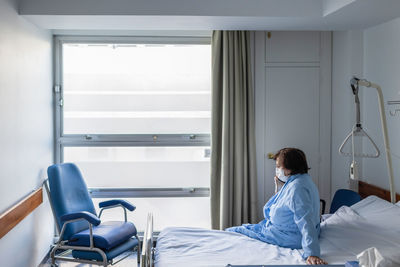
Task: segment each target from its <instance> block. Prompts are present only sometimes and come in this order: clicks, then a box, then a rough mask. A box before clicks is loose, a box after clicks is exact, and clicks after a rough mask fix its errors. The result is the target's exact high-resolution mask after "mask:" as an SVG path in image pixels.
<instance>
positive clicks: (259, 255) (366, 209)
mask: <svg viewBox="0 0 400 267" xmlns="http://www.w3.org/2000/svg"><path fill="white" fill-rule="evenodd" d="M151 223H152V221H151ZM150 228H151V227H148V229H150ZM148 235H149V236H150V237H151V236H152V234H151V233H148ZM150 237H148V239H149V240H150V239H151V238H150ZM147 245H150V244H149V243H148V244H147ZM320 246H321V257H322V258H323V259H324V260H326V261H327V262H328V263H329V264H333V265H339V266H343V264H344V263H345V262H347V261H354V260H356V255H357V254H359V253H360V252H362V251H363V250H365V249H367V248H369V247H376V248H378V249H380V250H385V249H393V248H398V249H399V251H400V202H399V203H397V204H396V205H395V204H392V203H390V202H388V201H385V200H383V199H380V198H378V197H376V196H369V197H367V198H365V199H363V200H362V201H360V202H358V203H356V204H354V205H353V206H351V207H346V206H343V207H341V208H340V209H338V210H337V211H336V212H335V213H334V214H333V215H332V216H330V217H329V218H327V219H326V220H325V221H323V222H322V223H321V236H320ZM146 251H149V252H151V251H152V250H151V249H149V248H146ZM144 252H145V249H143V253H144ZM301 254H302V250H300V249H289V248H282V247H278V246H275V245H271V244H267V243H264V242H261V241H258V240H255V239H251V238H248V237H246V236H244V235H241V234H238V233H232V232H225V231H216V230H207V229H200V228H184V227H171V228H166V229H164V230H163V231H161V233H160V234H159V236H158V240H157V246H156V248H155V253H154V255H153V256H151V255H146V257H150V258H152V259H153V258H154V266H155V267H166V266H195V267H200V266H210V267H225V266H227V265H228V264H231V265H258V266H261V265H260V264H264V265H304V264H305V262H304V260H303V259H302V257H301ZM151 264H153V263H151ZM150 266H151V265H148V266H145V265H143V266H142V267H150Z"/></svg>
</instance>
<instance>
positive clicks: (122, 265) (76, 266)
mask: <svg viewBox="0 0 400 267" xmlns="http://www.w3.org/2000/svg"><path fill="white" fill-rule="evenodd" d="M136 255H137V254H136V252H134V253H133V254H131V255H129V256H128V257H127V258H125V259H123V260H122V261H120V262H118V263H116V264H115V265H109V266H116V267H136V266H139V265H138V264H137V257H136ZM123 256H126V255H122V257H123ZM56 263H57V264H58V266H59V267H96V266H101V265H95V264H84V263H75V262H66V261H64V262H61V261H57V262H56ZM50 266H51V260H50V259H49V260H48V261H47V262H46V263H44V264H40V265H39V266H38V267H50Z"/></svg>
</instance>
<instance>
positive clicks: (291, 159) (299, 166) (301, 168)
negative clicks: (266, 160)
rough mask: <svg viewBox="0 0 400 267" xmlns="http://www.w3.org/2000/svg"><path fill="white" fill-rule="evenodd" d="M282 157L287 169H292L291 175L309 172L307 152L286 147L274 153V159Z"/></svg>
mask: <svg viewBox="0 0 400 267" xmlns="http://www.w3.org/2000/svg"><path fill="white" fill-rule="evenodd" d="M278 158H280V159H281V161H282V164H283V166H282V167H284V168H285V169H288V170H289V171H290V175H295V174H301V173H308V170H309V169H310V168H308V165H307V159H306V154H304V152H303V151H301V150H300V149H297V148H292V147H285V148H282V149H281V150H279V151H278V152H277V153H276V154H275V155H274V160H277V159H278Z"/></svg>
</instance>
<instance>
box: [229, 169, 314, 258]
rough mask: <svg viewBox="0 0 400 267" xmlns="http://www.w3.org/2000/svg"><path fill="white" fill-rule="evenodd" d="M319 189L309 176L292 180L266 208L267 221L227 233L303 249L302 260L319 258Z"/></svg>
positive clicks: (295, 177)
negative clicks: (312, 257)
mask: <svg viewBox="0 0 400 267" xmlns="http://www.w3.org/2000/svg"><path fill="white" fill-rule="evenodd" d="M319 203H320V202H319V194H318V189H317V187H316V186H315V184H314V182H313V181H312V179H311V177H310V176H309V175H308V174H296V175H292V176H290V177H289V179H288V181H287V182H286V183H285V184H284V186H283V187H282V189H281V190H280V191H279V192H278V193H276V194H275V195H274V196H273V197H271V198H270V199H269V201H268V202H267V203H266V204H265V206H264V217H265V219H264V220H262V221H261V222H259V223H258V224H243V225H242V226H237V227H231V228H228V229H226V231H231V232H237V233H241V234H244V235H247V236H249V237H251V238H255V239H258V240H261V241H263V242H267V243H270V244H274V245H278V246H281V247H287V248H292V249H300V248H302V249H303V250H304V253H303V255H302V256H303V258H304V259H307V258H308V257H309V256H318V257H320V247H319V241H318V236H319V233H320V225H319V222H320V220H319V213H320V208H319Z"/></svg>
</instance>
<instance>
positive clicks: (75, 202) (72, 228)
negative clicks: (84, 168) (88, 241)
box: [47, 163, 96, 240]
mask: <svg viewBox="0 0 400 267" xmlns="http://www.w3.org/2000/svg"><path fill="white" fill-rule="evenodd" d="M47 175H48V179H49V186H50V201H51V204H52V207H53V211H54V213H55V214H54V217H55V218H56V223H57V224H58V226H59V229H60V230H61V228H62V224H61V221H60V217H61V216H62V215H64V214H68V213H74V212H80V211H87V212H90V213H92V214H94V215H96V210H95V208H94V205H93V202H92V199H91V197H90V195H89V192H88V189H87V186H86V183H85V181H84V180H83V177H82V174H81V172H80V171H79V169H78V167H77V166H76V165H75V164H73V163H62V164H55V165H52V166H50V167H49V168H48V169H47ZM87 228H89V224H88V222H86V221H79V222H74V223H71V224H69V225H68V226H67V228H66V230H65V232H64V236H63V239H64V240H68V239H69V238H70V237H71V236H72V235H73V234H75V233H77V232H80V231H82V230H85V229H87Z"/></svg>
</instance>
